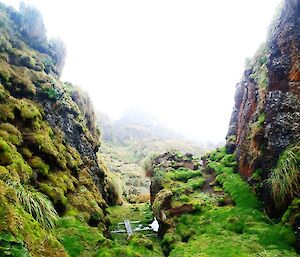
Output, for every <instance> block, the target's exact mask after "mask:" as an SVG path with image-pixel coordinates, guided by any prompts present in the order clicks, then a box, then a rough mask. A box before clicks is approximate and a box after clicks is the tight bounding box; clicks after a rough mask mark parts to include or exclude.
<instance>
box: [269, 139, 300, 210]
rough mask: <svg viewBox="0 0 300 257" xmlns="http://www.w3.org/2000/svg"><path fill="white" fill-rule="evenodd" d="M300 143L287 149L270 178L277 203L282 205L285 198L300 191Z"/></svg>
mask: <svg viewBox="0 0 300 257" xmlns="http://www.w3.org/2000/svg"><path fill="white" fill-rule="evenodd" d="M299 182H300V145H297V146H293V147H290V148H288V149H286V150H285V151H284V152H283V153H282V154H281V156H280V157H279V159H278V162H277V166H276V168H274V169H273V171H272V174H271V176H270V178H269V184H270V185H271V189H272V195H273V198H274V201H275V203H276V204H277V205H278V206H280V205H282V204H283V202H284V201H285V199H287V198H290V199H293V198H295V197H296V196H299V193H300V183H299Z"/></svg>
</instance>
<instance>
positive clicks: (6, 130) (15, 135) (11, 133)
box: [0, 123, 23, 145]
mask: <svg viewBox="0 0 300 257" xmlns="http://www.w3.org/2000/svg"><path fill="white" fill-rule="evenodd" d="M0 137H2V138H3V139H5V140H6V141H9V142H11V143H12V144H14V145H20V144H21V143H22V141H23V139H22V134H21V132H20V131H19V130H18V129H17V128H16V127H15V126H13V125H12V124H10V123H2V124H0Z"/></svg>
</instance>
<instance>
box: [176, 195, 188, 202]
mask: <svg viewBox="0 0 300 257" xmlns="http://www.w3.org/2000/svg"><path fill="white" fill-rule="evenodd" d="M179 200H180V201H182V202H188V201H189V200H190V198H189V197H188V196H187V195H185V194H183V195H181V196H180V197H179Z"/></svg>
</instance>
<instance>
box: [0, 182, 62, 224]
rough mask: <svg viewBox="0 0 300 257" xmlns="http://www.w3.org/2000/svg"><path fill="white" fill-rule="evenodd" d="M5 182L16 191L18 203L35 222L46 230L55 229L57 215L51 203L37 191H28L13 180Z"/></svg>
mask: <svg viewBox="0 0 300 257" xmlns="http://www.w3.org/2000/svg"><path fill="white" fill-rule="evenodd" d="M5 182H6V184H7V185H8V186H10V187H12V188H14V189H15V190H16V193H17V199H18V201H19V203H20V204H21V205H22V207H23V209H24V210H25V211H26V212H28V213H29V214H31V215H32V216H33V217H34V219H35V220H36V221H37V222H39V223H40V224H41V225H42V226H43V227H44V228H46V229H52V228H54V227H55V225H56V224H57V221H58V214H57V212H56V210H55V209H54V207H53V204H52V202H51V201H50V200H49V199H48V198H47V197H46V196H45V195H44V194H42V193H40V192H37V191H30V190H28V189H27V188H25V187H23V186H22V185H21V184H20V183H19V182H16V181H13V180H7V181H5Z"/></svg>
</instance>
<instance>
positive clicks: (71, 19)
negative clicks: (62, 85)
mask: <svg viewBox="0 0 300 257" xmlns="http://www.w3.org/2000/svg"><path fill="white" fill-rule="evenodd" d="M0 1H2V2H4V3H8V4H11V5H14V6H16V7H18V5H19V1H18V0H0ZM25 2H27V3H31V4H34V5H36V6H37V7H38V8H39V9H40V11H41V12H42V14H43V16H44V20H45V23H46V26H47V29H48V35H49V36H60V37H61V38H62V39H63V40H64V41H65V43H66V46H67V50H68V56H67V60H66V66H65V69H64V72H63V76H62V79H63V80H67V81H71V82H73V83H74V84H77V85H79V86H80V87H82V88H83V89H84V90H85V91H87V92H88V94H89V95H90V97H91V98H92V100H93V103H94V106H95V108H96V109H98V110H100V111H103V112H106V113H107V114H108V115H110V116H111V117H113V118H117V117H119V116H120V115H121V114H122V113H123V112H124V111H126V110H127V109H128V108H130V107H132V106H134V107H137V108H141V109H144V110H146V111H148V112H152V113H154V114H155V115H157V116H158V117H159V118H160V119H161V120H162V121H163V122H164V123H165V124H166V125H167V126H169V127H171V128H175V129H177V130H179V131H183V132H185V133H188V134H190V135H194V136H197V137H198V138H200V139H204V140H213V141H220V140H223V139H224V137H225V135H226V132H227V127H228V123H229V118H230V115H231V110H232V107H233V97H234V91H235V85H236V83H237V82H238V81H239V80H240V78H241V77H242V73H243V69H244V60H245V58H246V57H251V56H253V54H254V53H255V51H256V49H257V48H258V46H259V45H260V44H261V43H262V42H263V41H264V40H265V38H266V32H267V28H268V26H269V23H270V21H271V19H272V17H273V15H274V13H275V10H276V7H277V6H278V4H279V3H280V2H281V1H280V0H251V1H245V0H227V1H224V0H215V1H209V0H206V1H205V0H188V1H184V0H181V1H178V0H151V1H145V0H113V1H103V0H100V1H96V0H85V1H67V0H27V1H25Z"/></svg>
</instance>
